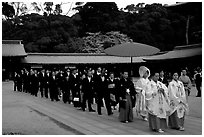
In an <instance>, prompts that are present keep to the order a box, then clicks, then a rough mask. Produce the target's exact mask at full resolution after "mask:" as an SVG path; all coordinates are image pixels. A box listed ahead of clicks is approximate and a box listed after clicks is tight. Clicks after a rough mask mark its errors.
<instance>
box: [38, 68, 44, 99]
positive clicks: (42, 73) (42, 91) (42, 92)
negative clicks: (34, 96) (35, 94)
mask: <svg viewBox="0 0 204 137" xmlns="http://www.w3.org/2000/svg"><path fill="white" fill-rule="evenodd" d="M45 79H46V77H45V70H44V69H42V70H41V72H40V73H39V82H40V92H41V97H42V98H43V96H44V90H45V84H46V80H45Z"/></svg>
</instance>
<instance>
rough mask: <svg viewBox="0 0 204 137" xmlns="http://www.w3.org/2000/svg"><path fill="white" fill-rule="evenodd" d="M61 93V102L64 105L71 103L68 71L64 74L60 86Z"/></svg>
mask: <svg viewBox="0 0 204 137" xmlns="http://www.w3.org/2000/svg"><path fill="white" fill-rule="evenodd" d="M62 93H63V102H64V103H67V102H68V103H69V104H70V103H71V100H70V70H69V69H67V71H66V72H65V74H64V80H63V85H62Z"/></svg>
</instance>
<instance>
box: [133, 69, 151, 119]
mask: <svg viewBox="0 0 204 137" xmlns="http://www.w3.org/2000/svg"><path fill="white" fill-rule="evenodd" d="M139 75H140V78H139V79H138V81H137V82H136V84H135V89H136V92H137V96H136V112H137V114H139V115H140V116H141V117H142V118H143V120H144V121H148V119H147V114H148V113H147V110H146V98H145V94H146V91H147V89H148V84H149V83H150V81H149V79H148V77H149V76H150V70H149V69H148V68H147V67H145V66H141V67H140V68H139Z"/></svg>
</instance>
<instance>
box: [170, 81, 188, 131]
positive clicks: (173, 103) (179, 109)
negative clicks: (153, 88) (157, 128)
mask: <svg viewBox="0 0 204 137" xmlns="http://www.w3.org/2000/svg"><path fill="white" fill-rule="evenodd" d="M168 92H169V99H170V107H171V113H170V116H169V126H170V127H171V128H179V127H183V126H184V116H185V113H186V112H188V104H187V101H186V94H185V89H184V85H183V83H182V82H181V81H175V80H172V81H171V82H170V83H169V86H168Z"/></svg>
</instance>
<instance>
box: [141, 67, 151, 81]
mask: <svg viewBox="0 0 204 137" xmlns="http://www.w3.org/2000/svg"><path fill="white" fill-rule="evenodd" d="M147 71H148V72H149V75H148V76H147V78H148V77H149V76H150V70H149V69H148V68H147V67H145V66H141V67H140V68H139V74H140V77H141V78H142V77H143V76H144V74H145V72H147Z"/></svg>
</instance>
